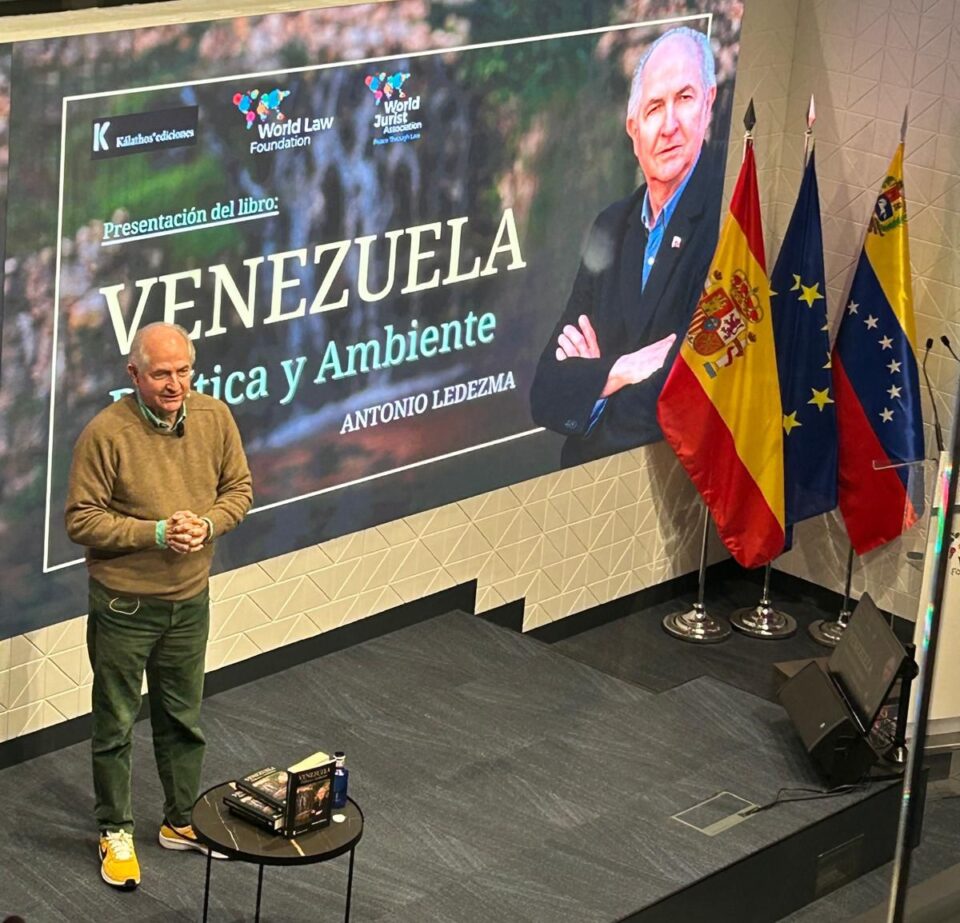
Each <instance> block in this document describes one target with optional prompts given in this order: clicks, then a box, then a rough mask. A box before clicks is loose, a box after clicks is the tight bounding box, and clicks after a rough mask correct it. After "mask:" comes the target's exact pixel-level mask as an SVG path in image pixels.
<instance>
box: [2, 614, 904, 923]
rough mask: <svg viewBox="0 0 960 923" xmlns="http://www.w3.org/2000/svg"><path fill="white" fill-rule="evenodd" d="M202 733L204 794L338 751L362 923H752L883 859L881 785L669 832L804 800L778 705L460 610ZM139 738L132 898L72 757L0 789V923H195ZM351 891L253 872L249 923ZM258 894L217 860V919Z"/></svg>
mask: <svg viewBox="0 0 960 923" xmlns="http://www.w3.org/2000/svg"><path fill="white" fill-rule="evenodd" d="M675 643H677V644H681V642H675ZM204 715H205V719H204V724H205V729H206V732H207V737H208V741H209V747H208V757H207V762H206V766H205V771H204V782H205V784H213V783H216V782H219V781H223V780H225V779H229V778H233V777H236V776H237V775H240V774H243V773H246V772H249V771H251V770H254V769H257V768H260V767H261V766H264V765H268V764H276V765H286V764H288V763H290V762H293V761H294V760H296V759H297V758H299V757H302V756H303V755H305V754H308V753H310V752H312V751H314V750H316V749H317V748H323V749H328V750H330V751H332V750H335V749H343V750H345V751H346V754H347V763H348V766H349V767H350V768H351V772H352V775H351V795H352V796H353V797H354V798H355V799H356V800H357V801H358V802H359V803H360V805H361V806H362V808H363V810H364V813H365V815H366V828H365V834H364V838H363V840H362V841H361V843H360V845H359V847H358V850H357V862H356V873H355V874H356V877H355V882H354V904H353V912H352V917H351V919H352V920H353V921H354V923H373V921H377V923H434V921H436V923H441V921H442V923H498V921H504V923H566V921H569V923H588V921H597V923H612V921H627V920H629V921H642V923H660V921H670V923H679V921H683V923H698V921H701V920H702V921H708V920H709V921H711V923H718V921H719V923H723V921H727V920H730V921H736V923H752V921H758V923H759V921H773V920H777V919H779V918H781V917H782V916H785V915H786V914H787V913H789V912H790V911H791V910H793V909H795V908H797V907H799V906H801V905H802V904H805V903H807V902H808V901H810V900H812V899H814V898H815V897H816V896H817V895H818V893H823V892H824V891H826V890H830V889H831V888H833V887H836V886H837V885H840V884H842V883H843V882H844V881H847V880H850V879H851V878H853V877H855V876H856V875H859V874H860V873H862V872H863V871H864V870H866V869H867V868H870V867H872V866H873V865H876V864H877V863H879V862H882V861H884V860H885V859H887V858H888V857H889V855H890V854H891V853H892V843H893V835H894V832H895V829H896V811H897V786H896V785H894V784H893V783H890V782H885V783H876V784H873V785H871V786H869V787H867V788H865V789H863V790H859V791H856V792H853V793H850V794H846V795H843V796H841V797H837V798H832V799H828V800H819V801H808V802H802V803H793V804H783V805H778V806H777V807H774V808H772V809H771V810H768V811H763V812H760V813H757V814H754V815H752V816H750V817H747V818H746V819H743V820H742V821H741V822H739V823H737V824H735V825H733V826H729V827H728V828H727V829H723V830H722V831H721V832H717V831H716V827H715V828H714V829H713V830H711V832H712V833H714V835H712V836H711V835H707V834H705V833H703V832H701V831H700V830H698V829H695V827H694V826H690V825H688V824H686V823H683V822H681V821H680V820H677V819H675V817H674V815H676V814H678V813H679V812H683V811H686V810H688V809H690V808H693V807H694V806H696V805H698V804H699V803H701V802H704V801H705V800H707V799H710V798H711V797H712V796H714V795H716V794H717V793H720V792H730V793H732V794H733V795H735V796H737V797H739V798H741V799H743V800H744V801H746V802H750V803H755V804H764V803H766V802H768V801H770V800H772V799H773V798H775V797H776V795H777V792H778V790H780V789H782V788H784V787H814V788H816V787H819V781H818V780H817V778H816V777H815V775H814V774H813V771H812V767H811V765H810V763H809V761H808V757H807V755H806V753H805V752H804V750H803V748H802V746H801V744H800V742H799V740H798V739H797V738H796V736H795V732H794V731H793V728H792V726H791V724H790V722H789V719H788V718H787V716H786V714H785V713H784V712H783V710H782V709H781V708H780V707H779V706H778V705H776V704H774V703H772V702H770V701H767V700H766V699H764V698H761V697H759V696H757V695H754V694H752V693H750V692H747V691H744V690H742V689H738V688H735V687H734V686H732V685H729V684H727V683H725V682H721V681H719V680H717V679H714V678H710V677H704V676H701V677H698V678H694V679H690V680H688V681H685V682H683V683H682V684H680V685H676V686H673V687H672V688H668V689H665V690H664V691H661V692H653V691H649V690H646V689H644V688H642V687H641V686H639V685H637V684H636V683H632V682H629V681H626V680H624V679H621V678H617V677H615V676H612V675H610V674H608V673H605V672H603V671H601V670H600V669H597V668H596V667H593V666H590V665H588V664H585V663H582V662H579V661H577V660H574V659H572V658H571V657H569V656H566V655H565V654H563V653H561V652H560V650H558V648H557V646H552V645H549V644H546V643H543V642H542V641H538V640H536V639H534V638H530V637H525V636H523V635H520V634H518V633H516V632H513V631H510V630H508V629H506V628H502V627H499V626H497V625H493V624H490V623H488V622H486V621H485V620H484V619H482V618H479V617H476V616H472V615H467V614H464V613H461V612H452V613H449V614H446V615H442V616H439V617H436V618H432V619H428V620H426V621H423V622H421V623H419V624H415V625H412V626H409V627H406V628H403V629H401V630H398V631H394V632H392V633H390V634H387V635H384V636H382V637H379V638H376V639H374V640H370V641H366V642H364V643H362V644H358V645H356V646H353V647H350V648H348V649H346V650H342V651H339V652H337V653H332V654H330V655H328V656H326V657H322V658H319V659H317V660H315V661H312V662H310V663H306V664H301V665H299V666H296V667H293V668H291V669H289V670H287V671H286V672H284V673H282V674H278V675H275V676H271V677H268V678H265V679H261V680H257V681H256V682H252V683H249V684H247V685H245V686H241V687H238V688H235V689H232V690H230V691H228V692H224V693H220V694H218V695H215V696H213V697H211V698H210V699H208V700H207V701H206V702H205V705H204ZM136 738H137V740H136V757H135V760H136V766H135V789H134V791H135V810H136V817H137V823H138V829H137V843H138V854H139V857H140V862H141V866H142V869H143V884H142V886H141V887H140V889H139V890H137V891H136V892H133V893H118V892H115V891H113V890H111V889H109V888H108V887H107V886H106V885H104V884H103V883H102V882H101V881H100V879H99V873H98V869H97V859H96V840H95V837H94V836H93V831H92V795H91V785H90V780H89V750H88V745H87V744H77V745H75V746H71V747H68V748H65V749H64V750H61V751H58V752H56V753H52V754H49V755H46V756H42V757H39V758H37V759H34V760H32V761H30V762H28V763H24V764H22V765H18V766H14V767H11V768H9V769H6V770H4V771H3V772H0V811H2V815H3V818H4V829H5V831H6V833H7V835H6V836H5V837H4V838H3V841H2V843H0V918H2V914H3V913H12V912H17V913H19V914H21V915H22V916H23V917H24V918H25V920H26V921H27V923H60V921H63V923H78V921H85V920H96V921H104V923H110V921H128V920H133V919H135V920H137V921H138V923H168V921H175V920H197V919H199V917H200V902H201V898H202V894H203V872H204V861H203V860H202V859H201V858H200V857H199V856H196V855H193V854H184V853H173V852H168V851H165V850H163V849H161V848H160V846H159V845H158V844H157V842H156V834H157V824H158V821H159V819H160V815H159V812H160V808H161V803H162V798H161V795H160V790H159V783H158V781H157V779H156V773H155V770H154V768H153V762H152V760H153V757H152V752H151V746H150V740H149V725H148V724H147V723H145V722H142V723H140V724H139V725H138V726H137V731H136ZM713 806H714V807H716V803H714V804H713ZM706 811H707V819H706V823H714V822H716V821H718V820H720V816H719V815H720V814H724V813H726V812H723V811H720V812H718V811H713V813H712V814H711V813H710V811H711V808H707V809H706ZM685 819H687V820H690V821H693V822H694V823H699V820H698V818H696V817H693V816H691V815H687V816H686V818H685ZM699 825H700V826H704V823H699ZM716 826H717V827H720V828H722V827H723V826H724V824H723V823H719V824H717V825H716ZM345 876H346V862H345V861H344V862H343V863H339V862H331V863H328V864H327V865H324V866H321V867H303V868H292V869H268V870H267V873H266V876H265V881H264V896H263V908H264V914H263V919H264V920H271V921H275V923H280V921H282V923H297V921H301V920H302V921H307V920H310V921H317V920H327V919H329V920H338V919H341V918H342V900H343V893H344V884H345ZM255 888H256V871H255V868H254V867H252V866H246V865H241V864H237V863H223V862H221V863H216V864H215V866H214V869H213V883H212V903H211V908H210V914H211V915H210V919H211V920H212V921H239V920H241V919H248V918H250V917H251V916H252V908H253V905H254V900H255ZM324 905H328V906H326V907H325V906H324Z"/></svg>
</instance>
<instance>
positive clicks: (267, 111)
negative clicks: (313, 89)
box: [233, 87, 290, 131]
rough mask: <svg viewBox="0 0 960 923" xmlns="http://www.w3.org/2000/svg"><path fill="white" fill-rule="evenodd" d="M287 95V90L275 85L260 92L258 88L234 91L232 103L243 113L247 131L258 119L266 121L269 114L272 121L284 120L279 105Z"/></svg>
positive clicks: (288, 93)
mask: <svg viewBox="0 0 960 923" xmlns="http://www.w3.org/2000/svg"><path fill="white" fill-rule="evenodd" d="M289 95H290V91H289V90H280V89H277V88H276V87H275V88H274V89H272V90H269V91H268V92H266V93H261V92H260V90H259V89H253V90H247V91H246V92H237V93H234V94H233V104H234V106H236V107H237V109H239V110H240V113H241V114H242V115H243V118H244V121H245V122H246V127H247V131H249V130H250V129H251V128H253V126H254V124H255V123H256V122H257V120H258V119H259V120H260V121H261V122H266V121H268V120H269V119H270V116H271V115H272V116H273V119H274V121H277V122H284V121H286V118H287V117H286V116H285V115H284V114H283V113H282V112H281V111H280V106H281V105H282V104H283V101H284V100H285V99H286V98H287V97H288V96H289Z"/></svg>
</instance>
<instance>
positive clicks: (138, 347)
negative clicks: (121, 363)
mask: <svg viewBox="0 0 960 923" xmlns="http://www.w3.org/2000/svg"><path fill="white" fill-rule="evenodd" d="M157 328H162V329H164V330H172V331H175V332H176V333H179V334H180V336H182V337H183V339H184V341H185V342H186V344H187V348H188V349H189V350H190V364H191V365H193V363H194V362H195V361H196V358H197V350H196V347H195V346H194V345H193V340H191V339H190V334H189V333H187V331H186V330H185V329H184V328H183V327H181V326H180V325H179V324H168V323H165V322H164V321H156V322H155V323H153V324H147V326H146V327H141V328H140V329H139V330H138V331H137V332H136V333H135V334H134V337H133V342H132V343H131V344H130V355H129V357H128V358H127V362H129V363H130V365H133V366H136V367H137V368H138V369H142V368H145V367H146V366H148V365H149V364H150V356H149V355H147V352H146V351H145V350H144V348H143V340H144V337H145V336H146V335H147V332H148V331H150V330H156V329H157Z"/></svg>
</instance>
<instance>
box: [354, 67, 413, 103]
mask: <svg viewBox="0 0 960 923" xmlns="http://www.w3.org/2000/svg"><path fill="white" fill-rule="evenodd" d="M409 79H410V75H409V74H405V73H403V72H402V71H397V72H396V73H395V74H390V75H389V76H388V75H387V72H386V71H381V72H380V73H379V74H368V75H367V76H366V77H365V78H364V81H363V82H364V83H365V84H366V85H367V89H368V90H369V91H370V92H371V93H373V97H374V99H375V100H376V101H377V105H378V106H379V105H380V100H384V99H385V100H388V101H389V100H395V99H397V100H398V99H406V98H407V94H406V92H405V91H404V89H403V85H404V83H406V82H407V80H409Z"/></svg>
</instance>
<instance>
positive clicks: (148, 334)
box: [127, 323, 196, 422]
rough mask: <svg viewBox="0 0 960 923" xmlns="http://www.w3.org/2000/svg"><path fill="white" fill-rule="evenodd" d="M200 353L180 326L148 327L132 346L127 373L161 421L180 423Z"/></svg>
mask: <svg viewBox="0 0 960 923" xmlns="http://www.w3.org/2000/svg"><path fill="white" fill-rule="evenodd" d="M195 357H196V350H195V349H194V346H193V343H192V341H191V340H190V337H189V335H188V334H187V331H186V330H184V329H183V327H181V326H179V325H178V324H165V323H156V324H148V325H147V326H146V327H142V328H141V329H140V330H138V331H137V333H136V336H134V338H133V343H131V345H130V357H129V359H128V362H127V373H128V374H129V375H130V378H131V380H132V381H133V384H134V387H136V389H137V391H138V393H139V394H140V400H142V401H143V403H144V404H145V405H146V406H147V407H148V408H149V409H150V410H151V411H152V412H153V413H155V414H156V415H157V416H158V417H160V419H161V420H166V421H167V422H171V421H173V420H174V419H176V417H177V414H178V413H179V412H180V408H181V407H182V406H183V402H184V400H186V397H187V394H188V393H189V391H190V378H191V376H192V375H193V362H194V359H195Z"/></svg>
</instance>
